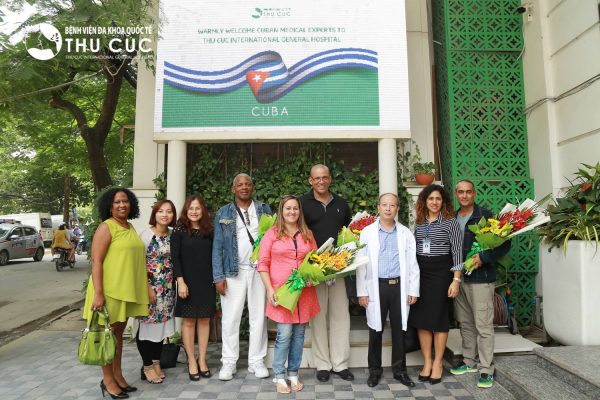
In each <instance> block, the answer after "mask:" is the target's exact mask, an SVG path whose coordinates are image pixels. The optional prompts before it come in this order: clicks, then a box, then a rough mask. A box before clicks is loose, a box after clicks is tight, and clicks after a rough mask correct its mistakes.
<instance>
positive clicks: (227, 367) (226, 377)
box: [219, 364, 237, 381]
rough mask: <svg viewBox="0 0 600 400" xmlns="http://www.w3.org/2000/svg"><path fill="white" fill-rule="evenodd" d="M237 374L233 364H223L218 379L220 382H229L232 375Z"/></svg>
mask: <svg viewBox="0 0 600 400" xmlns="http://www.w3.org/2000/svg"><path fill="white" fill-rule="evenodd" d="M236 372H237V369H235V364H223V366H222V367H221V370H220V371H219V379H220V380H222V381H230V380H232V379H233V374H235V373H236Z"/></svg>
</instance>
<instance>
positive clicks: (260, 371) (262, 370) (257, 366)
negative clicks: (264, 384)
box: [248, 361, 269, 378]
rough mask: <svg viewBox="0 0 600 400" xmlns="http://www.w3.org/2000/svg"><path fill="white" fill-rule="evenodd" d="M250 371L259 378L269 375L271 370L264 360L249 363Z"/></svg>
mask: <svg viewBox="0 0 600 400" xmlns="http://www.w3.org/2000/svg"><path fill="white" fill-rule="evenodd" d="M248 372H250V373H251V374H254V376H256V377H257V378H268V377H269V370H268V369H267V367H265V364H264V363H263V362H262V361H260V362H257V363H254V364H250V365H248Z"/></svg>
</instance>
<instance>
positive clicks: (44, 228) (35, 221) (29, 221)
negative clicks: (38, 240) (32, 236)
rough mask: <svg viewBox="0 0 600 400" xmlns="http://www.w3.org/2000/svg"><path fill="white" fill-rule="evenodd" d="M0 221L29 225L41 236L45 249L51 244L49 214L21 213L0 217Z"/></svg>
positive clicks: (51, 234)
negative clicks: (12, 221)
mask: <svg viewBox="0 0 600 400" xmlns="http://www.w3.org/2000/svg"><path fill="white" fill-rule="evenodd" d="M0 220H14V222H15V223H21V224H23V225H29V226H32V227H34V228H35V229H37V231H38V232H40V233H41V234H42V240H43V241H44V245H45V246H46V247H50V244H52V236H53V231H52V219H51V217H50V213H37V212H36V213H21V214H6V215H0Z"/></svg>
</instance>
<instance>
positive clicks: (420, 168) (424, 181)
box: [413, 162, 435, 185]
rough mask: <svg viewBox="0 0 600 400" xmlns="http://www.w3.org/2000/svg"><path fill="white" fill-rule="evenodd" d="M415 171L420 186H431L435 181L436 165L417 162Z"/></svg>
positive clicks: (414, 166)
mask: <svg viewBox="0 0 600 400" xmlns="http://www.w3.org/2000/svg"><path fill="white" fill-rule="evenodd" d="M413 171H415V181H417V183H418V184H419V185H429V184H430V183H431V182H433V181H434V180H435V164H434V163H432V162H426V163H424V162H416V163H414V164H413Z"/></svg>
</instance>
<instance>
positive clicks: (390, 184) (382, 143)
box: [377, 139, 398, 194]
mask: <svg viewBox="0 0 600 400" xmlns="http://www.w3.org/2000/svg"><path fill="white" fill-rule="evenodd" d="M377 158H378V161H379V194H383V193H394V194H398V151H397V148H396V139H379V141H378V142H377Z"/></svg>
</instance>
